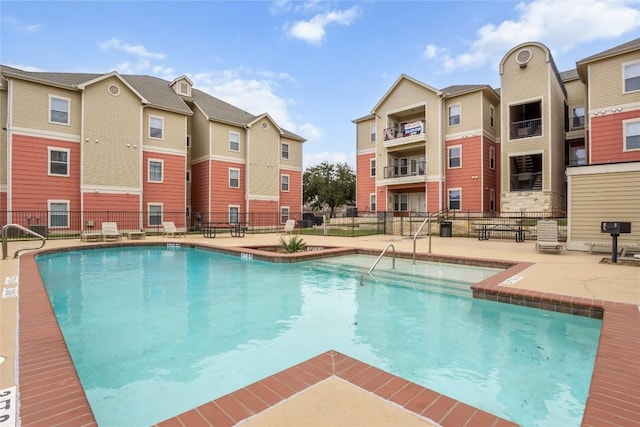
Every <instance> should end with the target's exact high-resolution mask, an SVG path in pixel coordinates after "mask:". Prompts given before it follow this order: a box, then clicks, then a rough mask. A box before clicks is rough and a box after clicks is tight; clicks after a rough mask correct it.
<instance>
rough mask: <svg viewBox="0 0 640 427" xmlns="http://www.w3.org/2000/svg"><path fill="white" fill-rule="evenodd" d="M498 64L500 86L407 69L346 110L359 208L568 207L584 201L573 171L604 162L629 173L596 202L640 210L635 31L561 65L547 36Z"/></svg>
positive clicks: (639, 65) (639, 45)
mask: <svg viewBox="0 0 640 427" xmlns="http://www.w3.org/2000/svg"><path fill="white" fill-rule="evenodd" d="M499 73H500V83H501V88H500V89H499V91H498V90H494V89H492V88H491V87H490V86H488V85H459V86H450V87H447V88H443V89H435V88H432V87H430V86H429V85H427V84H425V83H422V82H419V81H417V80H415V79H413V78H411V77H408V76H406V75H402V76H400V78H399V79H398V80H397V81H396V82H395V83H394V84H393V85H392V87H391V88H390V89H389V90H388V91H387V93H386V94H385V95H384V96H383V98H382V99H381V100H380V102H378V104H376V105H375V106H374V108H373V109H372V111H371V113H370V114H368V115H366V116H363V117H361V118H358V119H356V120H353V123H354V124H355V125H356V150H357V206H358V209H359V211H360V212H373V211H376V210H377V211H383V210H386V211H394V212H397V213H398V214H401V213H402V212H404V211H428V212H437V211H440V210H443V209H446V210H456V211H465V212H466V211H469V212H493V211H496V212H497V211H500V212H522V211H528V212H531V211H537V212H558V211H565V210H567V209H569V215H571V209H570V208H575V207H576V206H578V205H579V204H580V203H583V204H584V205H586V206H589V205H590V201H589V200H588V198H582V197H585V196H587V195H586V194H582V195H580V193H579V192H578V193H576V190H575V189H573V190H572V188H571V177H572V176H575V175H580V176H583V175H584V176H586V175H589V176H591V174H588V173H587V171H588V170H590V169H588V168H592V169H593V168H594V167H596V165H600V166H598V167H599V168H600V169H602V170H603V173H609V172H610V171H612V169H615V170H619V171H622V170H624V171H627V172H628V174H627V175H615V176H616V177H617V179H618V181H617V182H616V183H615V184H614V183H612V184H611V185H612V186H615V187H616V188H617V189H619V191H616V192H612V191H604V192H603V194H609V195H611V196H612V197H615V199H616V200H618V201H620V200H624V202H617V203H614V204H601V205H599V206H600V207H601V208H602V209H605V206H608V207H611V206H618V205H619V206H620V207H621V208H620V210H621V212H620V214H618V213H617V212H618V209H617V208H616V209H613V211H612V213H611V214H609V216H613V217H616V216H617V217H620V218H629V217H630V216H629V215H625V214H622V211H625V210H626V211H627V212H629V211H634V212H635V213H637V212H640V209H638V206H640V198H638V195H637V191H638V189H639V188H640V185H638V183H639V182H640V180H639V178H638V175H637V169H638V166H639V165H640V163H638V161H639V160H640V147H639V146H638V144H639V143H638V140H639V139H640V104H639V103H638V102H639V101H640V88H639V87H638V84H639V82H640V39H636V40H633V41H630V42H628V43H625V44H623V45H620V46H617V47H614V48H612V49H609V50H607V51H604V52H601V53H598V54H596V55H593V56H590V57H588V58H585V59H584V60H581V61H579V62H578V63H577V69H573V70H568V71H564V72H559V71H558V69H557V67H556V65H555V62H554V59H553V56H552V55H551V52H550V50H549V49H548V48H547V47H546V46H544V45H543V44H542V43H538V42H528V43H523V44H520V45H518V46H515V47H513V48H512V49H510V50H509V51H508V52H507V53H506V54H505V55H504V57H503V58H502V60H501V61H500V63H499ZM605 164H606V165H607V166H603V165H605ZM614 164H615V166H614ZM596 169H597V168H596ZM632 171H633V172H632ZM594 179H595V180H596V181H598V182H599V181H600V180H601V179H602V177H601V176H599V177H598V178H594ZM574 181H576V180H574ZM621 182H623V183H624V184H621ZM592 184H593V182H592V183H590V184H587V186H585V187H584V188H585V191H587V192H588V191H589V190H588V189H589V188H591V189H593V187H592ZM590 186H591V187H590ZM631 187H633V188H631ZM613 194H616V196H613ZM622 194H624V196H623V195H622ZM568 195H569V196H571V197H573V198H574V202H573V204H572V203H571V200H570V198H569V197H568ZM576 197H579V200H580V201H577V200H576V199H575V198H576ZM625 203H626V204H625ZM634 204H635V209H632V208H631V205H634ZM623 205H624V206H626V207H623ZM603 215H604V213H602V214H597V215H596V216H597V217H598V218H600V217H603ZM604 216H606V215H604ZM631 217H633V220H634V221H638V220H640V218H637V214H636V215H635V216H634V215H631ZM594 218H595V217H594ZM620 220H622V219H620ZM638 224H639V225H638V227H640V222H638ZM591 226H592V224H590V225H589V226H588V227H591ZM639 231H640V230H639ZM595 232H596V233H597V232H598V230H597V228H596V231H595ZM591 237H592V238H593V237H594V236H593V235H591Z"/></svg>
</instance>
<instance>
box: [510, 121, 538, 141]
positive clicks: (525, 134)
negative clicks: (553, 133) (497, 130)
mask: <svg viewBox="0 0 640 427" xmlns="http://www.w3.org/2000/svg"><path fill="white" fill-rule="evenodd" d="M540 135H542V119H541V118H537V119H531V120H521V121H519V122H513V123H511V129H510V133H509V138H510V139H521V138H530V137H532V136H540Z"/></svg>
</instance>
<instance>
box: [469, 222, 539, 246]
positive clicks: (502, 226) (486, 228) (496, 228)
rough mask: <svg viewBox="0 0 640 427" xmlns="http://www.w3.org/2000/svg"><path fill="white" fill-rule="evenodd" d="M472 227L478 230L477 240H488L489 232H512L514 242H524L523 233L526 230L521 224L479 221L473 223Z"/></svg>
mask: <svg viewBox="0 0 640 427" xmlns="http://www.w3.org/2000/svg"><path fill="white" fill-rule="evenodd" d="M473 229H474V230H475V231H477V232H478V240H489V239H490V238H491V232H501V233H514V235H515V239H516V242H524V233H526V230H524V229H523V228H522V226H521V225H512V224H508V223H497V224H492V223H480V224H475V225H474V227H473Z"/></svg>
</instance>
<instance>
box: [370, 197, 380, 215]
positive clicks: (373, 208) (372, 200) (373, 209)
mask: <svg viewBox="0 0 640 427" xmlns="http://www.w3.org/2000/svg"><path fill="white" fill-rule="evenodd" d="M377 209H378V200H377V198H376V193H369V211H370V212H376V211H377Z"/></svg>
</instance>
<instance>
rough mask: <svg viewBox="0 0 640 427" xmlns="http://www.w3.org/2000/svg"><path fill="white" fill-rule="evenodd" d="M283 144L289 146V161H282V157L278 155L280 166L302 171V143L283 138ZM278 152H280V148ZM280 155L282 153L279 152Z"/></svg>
mask: <svg viewBox="0 0 640 427" xmlns="http://www.w3.org/2000/svg"><path fill="white" fill-rule="evenodd" d="M281 142H282V143H285V144H289V159H282V158H280V157H281V155H280V154H278V157H279V158H280V165H281V166H287V167H292V168H300V169H302V142H300V141H296V140H294V139H288V138H282V141H281ZM278 150H280V148H278ZM278 153H280V151H278Z"/></svg>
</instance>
